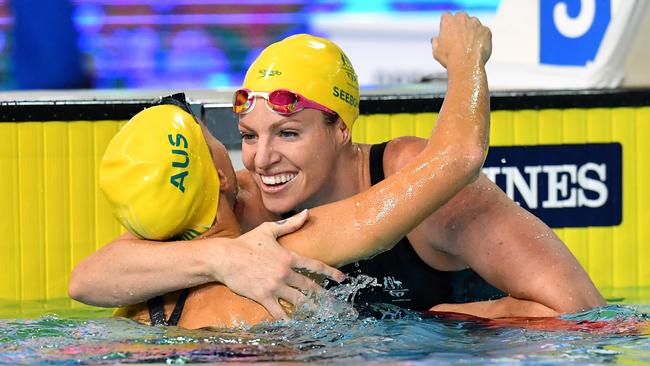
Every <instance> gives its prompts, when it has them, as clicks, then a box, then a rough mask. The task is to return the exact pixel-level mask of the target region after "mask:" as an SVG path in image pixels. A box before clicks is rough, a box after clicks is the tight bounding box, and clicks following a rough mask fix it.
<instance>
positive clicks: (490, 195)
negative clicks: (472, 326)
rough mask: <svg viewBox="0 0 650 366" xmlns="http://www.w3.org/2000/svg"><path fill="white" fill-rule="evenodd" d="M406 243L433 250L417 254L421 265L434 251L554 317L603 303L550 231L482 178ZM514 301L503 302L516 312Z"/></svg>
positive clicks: (440, 211) (593, 287)
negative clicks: (554, 315) (422, 244)
mask: <svg viewBox="0 0 650 366" xmlns="http://www.w3.org/2000/svg"><path fill="white" fill-rule="evenodd" d="M409 239H412V242H415V243H426V244H427V245H428V246H429V247H430V248H431V249H432V251H431V252H428V253H427V250H426V246H425V247H424V248H425V250H420V251H419V254H420V255H421V256H422V257H423V259H424V260H425V261H426V260H427V259H430V255H431V254H432V253H433V252H434V251H443V252H445V253H447V254H448V255H450V256H452V257H454V258H456V259H458V260H459V261H460V262H462V263H464V264H465V265H466V266H469V267H471V268H472V269H474V270H475V271H476V272H477V273H478V274H479V275H480V276H481V277H483V278H484V279H485V280H487V281H488V282H489V283H490V284H492V285H493V286H495V287H497V288H499V289H501V290H502V291H504V292H505V293H507V294H508V295H510V296H511V297H512V298H514V300H517V299H519V300H525V301H531V302H534V303H537V304H539V305H542V306H544V307H547V308H549V309H551V310H552V311H555V312H557V313H570V312H576V311H581V310H585V309H590V308H593V307H596V306H602V305H605V301H604V299H603V297H602V296H601V295H600V293H599V292H598V290H597V289H596V287H595V286H594V284H593V282H592V281H591V279H590V278H589V276H588V275H587V273H586V272H585V270H584V269H583V268H582V266H581V265H580V263H578V261H577V259H576V258H575V257H574V256H573V255H572V254H571V252H570V251H569V249H568V248H567V247H566V245H565V244H564V243H563V242H562V241H561V240H560V239H559V238H558V237H557V236H556V235H555V233H554V232H553V231H552V230H551V229H550V228H549V227H548V226H546V225H545V224H544V223H543V222H542V221H541V220H539V219H538V218H536V217H535V216H533V215H532V214H531V213H529V212H528V211H526V210H524V209H523V208H521V207H519V206H518V205H517V204H516V203H514V202H513V201H512V200H511V199H509V198H508V197H507V196H506V195H505V194H504V193H503V191H501V189H499V187H497V186H496V185H495V184H494V183H493V182H491V181H490V180H489V179H488V178H487V177H485V176H484V175H482V176H481V177H480V178H479V179H478V180H477V181H475V182H473V183H472V184H470V185H468V186H467V187H465V188H464V189H463V190H462V191H461V192H459V193H458V194H457V195H456V196H455V197H454V198H453V199H452V200H450V201H449V203H447V204H446V205H445V206H443V207H442V208H441V209H440V210H438V211H436V212H435V213H434V214H433V215H432V216H431V217H429V218H428V219H427V220H425V221H424V222H423V223H422V224H421V225H420V226H419V227H418V228H417V229H416V230H414V232H412V233H411V234H409ZM432 291H434V289H432ZM514 300H508V301H509V302H508V304H509V305H511V306H512V307H513V308H516V306H517V302H516V301H514ZM519 305H521V304H519ZM505 314H506V315H507V314H509V313H508V312H506V313H505Z"/></svg>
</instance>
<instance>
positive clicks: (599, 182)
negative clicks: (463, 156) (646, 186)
mask: <svg viewBox="0 0 650 366" xmlns="http://www.w3.org/2000/svg"><path fill="white" fill-rule="evenodd" d="M483 173H485V175H487V176H488V178H490V180H492V181H493V182H495V183H496V184H497V185H498V186H499V187H500V188H501V189H503V191H504V192H506V194H507V195H508V196H509V197H510V198H511V199H513V200H514V201H515V202H517V204H519V205H521V206H522V207H524V208H526V209H527V210H528V211H530V212H532V213H533V214H534V215H535V216H537V217H539V218H540V219H541V220H542V221H544V222H545V223H546V224H547V225H549V226H550V227H554V228H561V227H586V226H615V225H618V224H620V223H621V220H622V211H623V206H622V198H623V197H622V147H621V144H619V143H600V144H567V145H537V146H510V147H491V148H490V152H489V154H488V157H487V159H486V162H485V165H484V167H483Z"/></svg>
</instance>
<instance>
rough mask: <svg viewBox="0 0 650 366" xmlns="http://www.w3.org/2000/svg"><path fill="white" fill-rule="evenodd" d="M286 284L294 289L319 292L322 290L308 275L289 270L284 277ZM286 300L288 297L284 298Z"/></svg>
mask: <svg viewBox="0 0 650 366" xmlns="http://www.w3.org/2000/svg"><path fill="white" fill-rule="evenodd" d="M286 283H287V285H289V286H291V287H295V288H296V289H299V290H302V291H311V292H314V293H320V292H322V291H324V290H323V288H322V287H320V286H319V285H318V284H317V283H316V282H314V281H313V280H312V279H310V278H309V277H307V276H305V275H302V274H300V273H296V272H291V273H290V274H289V275H288V276H287V278H286ZM285 300H288V299H285Z"/></svg>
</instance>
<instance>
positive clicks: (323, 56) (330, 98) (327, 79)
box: [243, 34, 359, 129]
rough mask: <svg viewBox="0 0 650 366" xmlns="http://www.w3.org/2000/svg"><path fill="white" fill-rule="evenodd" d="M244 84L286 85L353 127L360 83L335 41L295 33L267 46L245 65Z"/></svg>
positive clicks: (252, 87) (252, 86) (262, 87)
mask: <svg viewBox="0 0 650 366" xmlns="http://www.w3.org/2000/svg"><path fill="white" fill-rule="evenodd" d="M243 87H244V88H247V89H250V90H253V91H259V92H272V91H274V90H276V89H289V90H291V91H294V92H297V93H300V94H302V95H304V96H305V97H306V98H308V99H311V100H313V101H314V102H317V103H320V104H322V105H324V106H325V107H328V108H329V109H331V110H333V111H335V112H336V113H338V115H339V116H340V117H341V119H343V122H345V124H346V125H347V126H348V128H349V129H352V125H353V124H354V121H355V120H356V119H357V117H358V116H359V83H358V82H357V74H356V73H355V71H354V68H353V67H352V63H351V62H350V59H348V57H347V56H346V55H345V53H344V52H343V51H342V50H341V49H340V48H339V46H337V45H336V44H335V43H334V42H332V41H329V40H327V39H325V38H320V37H315V36H312V35H309V34H296V35H293V36H290V37H287V38H285V39H283V40H282V41H279V42H276V43H273V44H272V45H270V46H268V47H266V48H265V49H264V50H263V51H262V53H261V54H260V55H259V56H258V57H257V59H256V60H255V61H254V62H253V64H252V65H251V66H250V67H249V68H248V72H247V73H246V77H245V79H244V85H243Z"/></svg>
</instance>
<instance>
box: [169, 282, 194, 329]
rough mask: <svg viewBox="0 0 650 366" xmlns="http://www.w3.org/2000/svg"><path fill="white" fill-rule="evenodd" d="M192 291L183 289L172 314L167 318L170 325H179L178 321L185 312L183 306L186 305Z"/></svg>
mask: <svg viewBox="0 0 650 366" xmlns="http://www.w3.org/2000/svg"><path fill="white" fill-rule="evenodd" d="M189 293H190V290H188V289H184V290H183V291H181V295H180V296H179V297H178V302H176V306H174V310H172V315H170V316H169V319H168V320H167V324H168V325H178V321H179V320H180V319H181V314H183V307H184V306H185V300H187V295H188V294H189Z"/></svg>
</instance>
